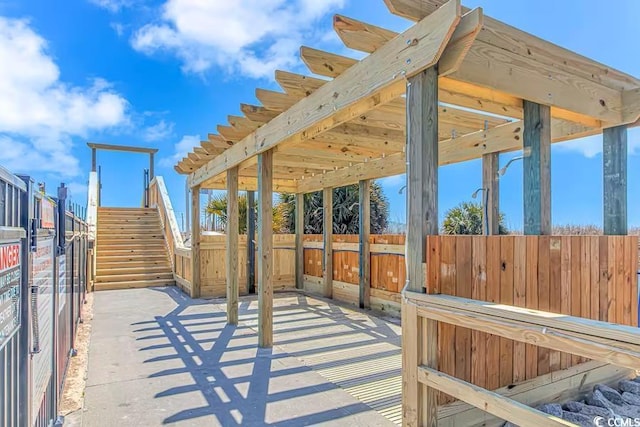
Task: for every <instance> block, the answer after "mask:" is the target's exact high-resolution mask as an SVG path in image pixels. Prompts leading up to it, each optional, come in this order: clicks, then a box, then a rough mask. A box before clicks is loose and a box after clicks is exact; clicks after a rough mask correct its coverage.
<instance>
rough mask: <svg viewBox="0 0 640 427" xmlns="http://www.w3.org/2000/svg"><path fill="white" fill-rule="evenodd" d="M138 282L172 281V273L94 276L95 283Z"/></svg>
mask: <svg viewBox="0 0 640 427" xmlns="http://www.w3.org/2000/svg"><path fill="white" fill-rule="evenodd" d="M138 280H173V273H172V272H171V271H169V272H161V273H135V274H104V275H96V282H97V283H102V282H134V281H138Z"/></svg>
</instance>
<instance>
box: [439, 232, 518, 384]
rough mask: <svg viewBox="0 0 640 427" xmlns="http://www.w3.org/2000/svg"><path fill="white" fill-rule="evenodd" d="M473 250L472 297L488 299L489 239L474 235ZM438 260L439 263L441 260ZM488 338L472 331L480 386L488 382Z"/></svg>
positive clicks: (474, 379)
mask: <svg viewBox="0 0 640 427" xmlns="http://www.w3.org/2000/svg"><path fill="white" fill-rule="evenodd" d="M472 252H473V254H472V260H473V261H472V262H473V264H472V277H471V297H472V298H473V299H476V300H479V301H486V298H487V240H486V239H485V238H484V237H479V236H474V237H473V241H472ZM431 261H432V258H430V259H429V261H428V262H427V266H429V262H431ZM437 262H438V264H437V265H439V260H437ZM523 295H524V294H523ZM487 338H488V336H487V334H485V333H484V332H479V331H474V330H472V331H471V382H472V383H473V384H475V385H477V386H480V387H484V386H485V383H486V375H485V371H486V369H487V346H486V342H487Z"/></svg>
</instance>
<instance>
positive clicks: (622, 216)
mask: <svg viewBox="0 0 640 427" xmlns="http://www.w3.org/2000/svg"><path fill="white" fill-rule="evenodd" d="M602 136H603V150H602V161H603V168H602V171H603V175H604V176H603V178H604V186H603V190H604V200H603V202H604V215H603V219H604V234H609V235H626V234H627V127H626V126H616V127H612V128H608V129H605V130H604V131H603V134H602Z"/></svg>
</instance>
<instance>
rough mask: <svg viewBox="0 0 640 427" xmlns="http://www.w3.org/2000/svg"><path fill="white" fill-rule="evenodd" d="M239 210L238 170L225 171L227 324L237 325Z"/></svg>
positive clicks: (235, 168)
mask: <svg viewBox="0 0 640 427" xmlns="http://www.w3.org/2000/svg"><path fill="white" fill-rule="evenodd" d="M239 228H240V209H239V207H238V168H237V167H234V168H231V169H229V170H227V251H226V267H227V268H226V274H227V323H228V324H229V325H237V324H238V299H239V295H240V289H239V286H238V282H239V271H238V241H239V235H238V233H239Z"/></svg>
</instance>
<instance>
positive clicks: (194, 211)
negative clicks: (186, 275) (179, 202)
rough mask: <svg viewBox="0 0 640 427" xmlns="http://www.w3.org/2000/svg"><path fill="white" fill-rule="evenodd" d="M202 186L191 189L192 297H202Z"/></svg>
mask: <svg viewBox="0 0 640 427" xmlns="http://www.w3.org/2000/svg"><path fill="white" fill-rule="evenodd" d="M200 274H201V272H200V186H199V185H197V186H195V187H193V188H192V189H191V277H192V278H191V298H200Z"/></svg>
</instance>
